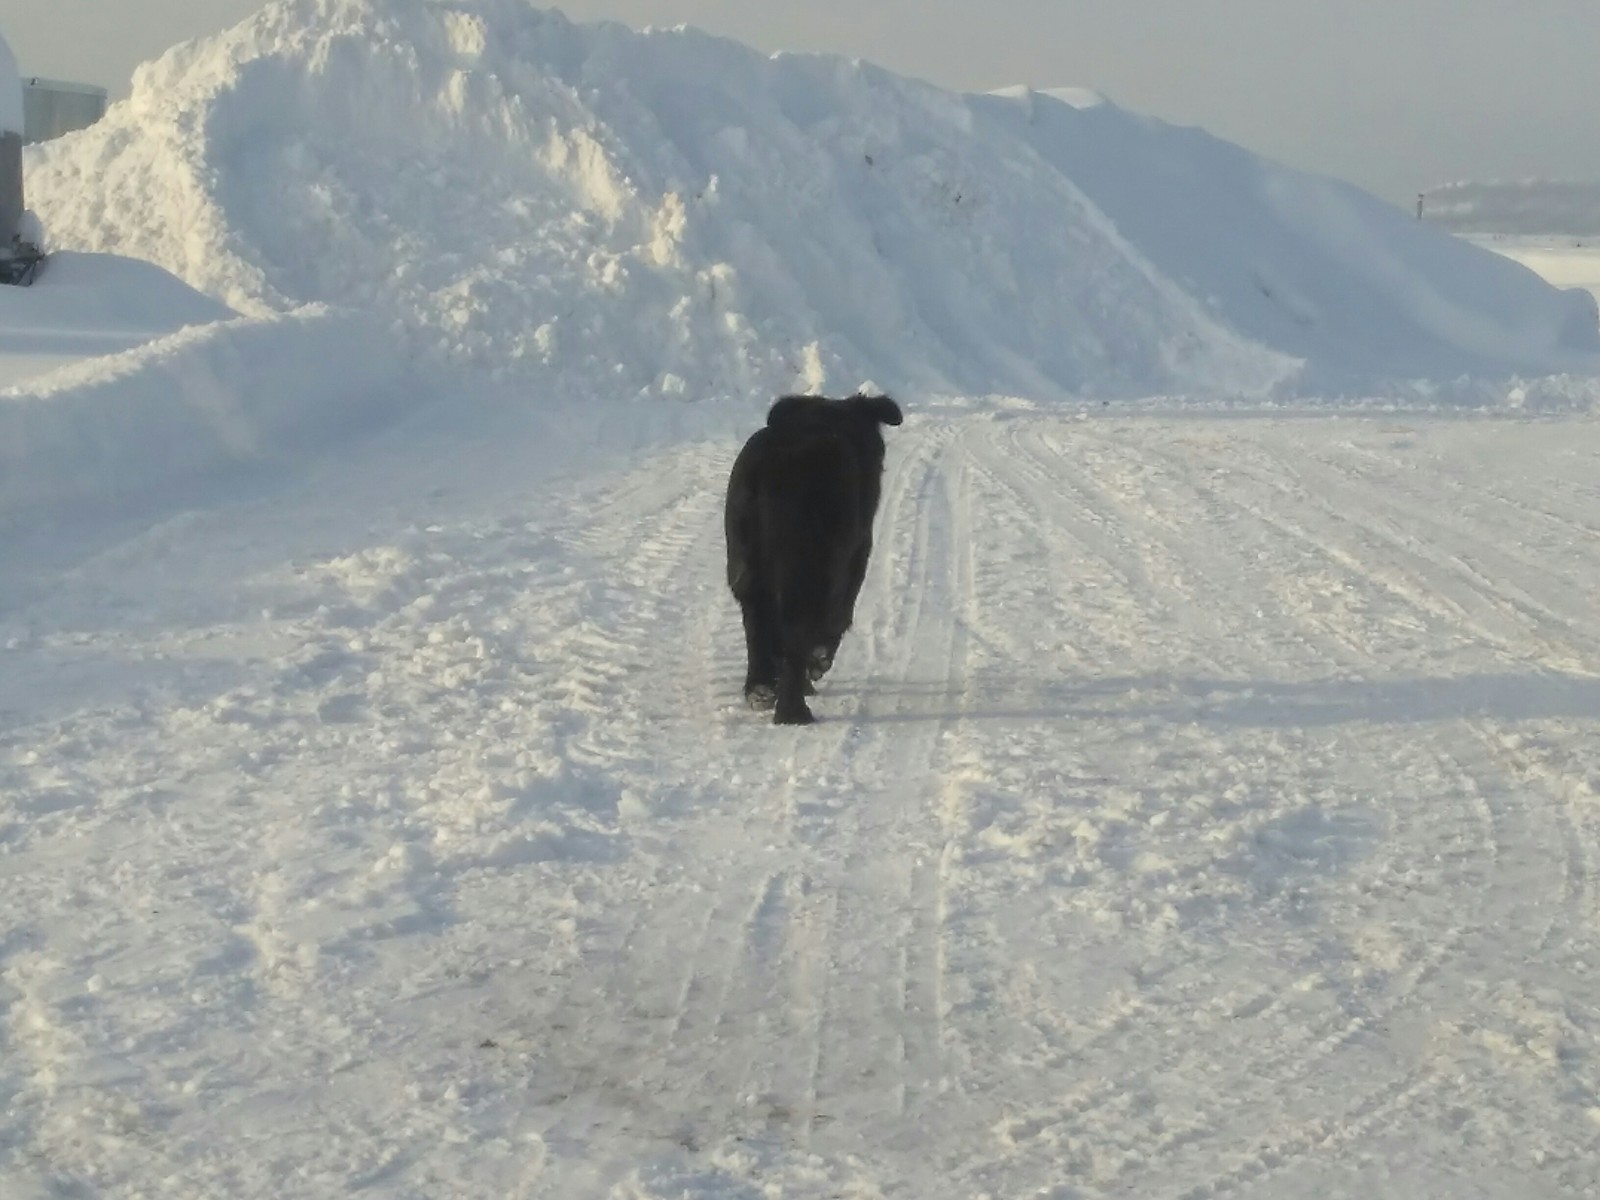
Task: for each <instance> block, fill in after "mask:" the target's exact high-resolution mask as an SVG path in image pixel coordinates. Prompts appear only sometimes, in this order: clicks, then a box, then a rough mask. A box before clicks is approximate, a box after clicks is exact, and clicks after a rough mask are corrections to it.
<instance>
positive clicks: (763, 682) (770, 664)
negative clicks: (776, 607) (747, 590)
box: [739, 591, 778, 708]
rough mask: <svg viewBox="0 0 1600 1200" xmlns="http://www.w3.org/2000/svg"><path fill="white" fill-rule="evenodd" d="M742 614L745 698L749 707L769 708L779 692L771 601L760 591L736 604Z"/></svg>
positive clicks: (775, 637)
mask: <svg viewBox="0 0 1600 1200" xmlns="http://www.w3.org/2000/svg"><path fill="white" fill-rule="evenodd" d="M739 610H740V612H741V614H742V615H743V617H744V644H745V656H746V666H745V675H744V698H745V701H746V702H747V703H748V704H749V705H750V707H752V708H770V707H772V705H773V703H774V702H775V700H776V699H777V695H778V633H777V629H776V623H775V622H774V620H773V618H772V613H771V606H770V603H769V602H768V601H767V600H766V599H765V598H764V597H763V596H762V595H761V594H760V592H759V591H757V592H755V594H753V595H750V596H747V597H746V598H745V599H744V600H742V601H741V602H740V604H739Z"/></svg>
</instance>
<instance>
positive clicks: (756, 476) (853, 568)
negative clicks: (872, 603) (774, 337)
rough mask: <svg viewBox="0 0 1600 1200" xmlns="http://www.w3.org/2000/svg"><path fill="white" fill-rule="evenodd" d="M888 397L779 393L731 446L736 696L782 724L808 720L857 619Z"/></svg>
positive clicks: (726, 519)
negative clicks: (742, 653)
mask: <svg viewBox="0 0 1600 1200" xmlns="http://www.w3.org/2000/svg"><path fill="white" fill-rule="evenodd" d="M900 421H901V415H900V406H899V405H898V404H896V403H895V402H894V401H893V400H891V399H889V397H887V396H860V395H856V396H851V397H849V398H848V399H845V400H830V399H827V398H825V397H822V396H784V397H782V398H781V399H779V400H777V401H776V402H775V403H774V404H773V406H772V408H771V409H770V410H769V411H768V412H767V424H766V428H764V429H758V430H757V431H756V432H755V433H754V434H752V435H751V437H750V440H749V441H747V442H746V443H745V444H744V449H742V450H740V451H739V457H738V458H737V459H736V460H735V461H734V464H733V471H732V472H731V474H730V475H729V477H728V499H727V505H726V508H725V509H724V512H723V525H724V530H725V532H726V534H727V538H728V586H729V587H730V588H731V589H732V590H733V595H734V598H735V599H736V600H738V601H739V607H740V609H741V610H742V612H743V616H744V637H745V647H746V650H747V652H748V655H749V668H748V670H747V672H746V674H745V681H744V694H745V698H746V699H747V700H749V701H750V703H751V704H753V705H756V706H759V707H765V706H766V705H767V704H772V705H774V709H775V711H774V713H773V720H774V722H775V723H776V724H779V725H809V724H810V723H811V720H812V717H811V710H810V709H809V708H807V707H806V701H805V697H806V693H807V692H808V691H810V690H811V684H812V683H813V682H814V681H815V680H817V679H820V678H821V677H822V676H823V674H824V673H825V672H826V671H827V670H828V668H829V667H831V666H832V665H833V657H834V654H835V653H836V652H837V651H838V649H839V639H840V638H842V637H843V636H844V632H845V630H847V629H849V628H850V622H851V620H852V619H853V618H854V616H855V606H856V595H857V594H858V593H859V592H860V591H861V581H862V580H863V579H864V578H865V577H866V573H867V559H868V556H869V555H870V554H871V552H872V520H873V517H874V516H875V515H876V513H877V511H878V494H879V492H880V490H881V487H882V480H881V476H882V474H883V431H882V429H881V428H880V426H882V425H898V424H900Z"/></svg>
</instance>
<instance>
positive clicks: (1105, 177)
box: [0, 0, 1600, 1200]
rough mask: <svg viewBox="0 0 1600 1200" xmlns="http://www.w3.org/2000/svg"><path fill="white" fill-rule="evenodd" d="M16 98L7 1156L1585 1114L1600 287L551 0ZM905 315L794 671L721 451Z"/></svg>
mask: <svg viewBox="0 0 1600 1200" xmlns="http://www.w3.org/2000/svg"><path fill="white" fill-rule="evenodd" d="M730 97H731V98H732V99H731V100H730ZM869 158H870V160H871V161H867V160H868V159H869ZM28 167H29V171H30V176H29V180H30V197H31V199H30V203H32V204H33V205H34V207H35V208H37V209H38V210H39V211H40V213H41V216H42V217H43V218H44V221H45V224H46V227H47V231H48V233H49V235H50V237H51V239H52V244H53V246H54V247H55V248H56V249H57V251H58V254H57V256H56V258H55V260H54V261H53V262H52V265H51V268H50V269H49V270H48V271H47V272H46V273H45V274H44V275H43V276H42V277H41V279H40V282H39V283H38V284H37V285H36V286H35V287H34V288H32V289H28V290H26V291H22V292H17V293H9V294H7V295H5V296H0V339H5V340H4V341H0V364H4V366H3V370H4V371H6V372H9V374H0V895H3V896H4V898H5V909H4V911H5V920H4V921H0V1195H3V1197H4V1200H13V1198H14V1197H15V1198H17V1200H42V1198H44V1197H59V1196H117V1197H123V1196H126V1197H134V1196H157V1195H159V1196H162V1197H172V1198H174V1200H215V1198H216V1197H222V1196H226V1197H230V1198H234V1197H236V1198H239V1200H252V1198H257V1197H259V1198H262V1200H266V1198H271V1200H283V1198H291V1197H308V1198H310V1197H315V1198H319V1200H321V1198H326V1200H333V1198H336V1197H337V1198H341V1200H342V1198H344V1197H348V1196H351V1195H362V1194H366V1195H374V1196H392V1197H417V1198H421V1197H427V1198H428V1200H433V1198H436V1197H483V1196H495V1197H500V1196H528V1197H541V1198H549V1200H569V1198H579V1200H581V1198H585V1197H607V1198H611V1200H683V1198H685V1197H688V1198H692V1200H754V1198H756V1197H776V1196H783V1197H786V1198H790V1200H810V1198H815V1200H823V1198H829V1200H832V1198H838V1197H849V1198H851V1200H870V1198H883V1200H887V1198H889V1197H918V1198H928V1200H943V1198H946V1197H948V1198H951V1200H956V1198H962V1200H967V1198H975V1197H989V1198H991V1200H1009V1198H1010V1197H1017V1196H1043V1197H1050V1198H1052V1200H1069V1198H1074V1200H1088V1198H1091V1197H1094V1198H1099V1197H1107V1198H1109V1197H1140V1198H1141V1200H1144V1198H1153V1200H1203V1198H1210V1197H1224V1196H1226V1197H1234V1196H1239V1197H1257V1198H1260V1200H1269V1198H1270V1200H1311V1198H1316V1200H1324V1198H1331V1197H1352V1198H1354V1197H1361V1198H1363V1200H1365V1198H1369V1197H1386V1198H1394V1200H1414V1198H1417V1197H1432V1196H1449V1197H1452V1198H1458V1197H1459V1198H1476V1197H1482V1198H1493V1200H1521V1198H1523V1197H1527V1196H1540V1197H1546V1196H1549V1197H1589V1196H1593V1195H1595V1194H1596V1193H1597V1191H1600V921H1597V916H1600V736H1597V735H1600V614H1597V611H1596V607H1595V596H1596V593H1597V589H1600V524H1597V519H1596V513H1597V511H1600V412H1597V406H1596V398H1597V396H1600V380H1597V378H1596V373H1597V372H1600V352H1597V347H1600V330H1597V329H1596V327H1595V325H1594V321H1593V314H1594V306H1593V304H1591V303H1589V301H1588V298H1587V297H1585V296H1583V295H1581V294H1577V295H1573V294H1563V293H1561V292H1559V291H1556V290H1555V289H1552V288H1550V287H1548V286H1545V285H1544V284H1542V283H1540V282H1539V280H1538V279H1537V278H1535V277H1534V276H1533V275H1531V274H1530V273H1529V272H1527V271H1525V270H1523V269H1521V268H1519V267H1517V266H1515V265H1513V264H1509V263H1505V262H1503V261H1501V260H1500V259H1498V258H1496V257H1494V256H1493V255H1490V254H1487V253H1484V252H1483V251H1482V250H1481V249H1478V248H1475V247H1472V246H1469V245H1465V244H1462V243H1461V242H1460V240H1459V239H1455V238H1452V237H1449V236H1446V235H1444V234H1442V233H1440V232H1439V231H1437V230H1430V229H1427V228H1426V227H1425V226H1419V225H1418V224H1417V223H1416V222H1415V221H1414V220H1412V219H1410V218H1409V217H1407V216H1406V215H1405V214H1389V213H1388V212H1387V211H1386V210H1384V209H1383V208H1382V206H1379V205H1377V204H1376V202H1373V201H1370V200H1369V199H1367V198H1365V197H1361V196H1360V194H1359V193H1355V192H1352V191H1350V190H1349V189H1345V188H1343V187H1342V185H1338V184H1335V183H1333V182H1331V181H1326V180H1317V179H1314V178H1311V177H1307V176H1300V175H1296V174H1294V173H1292V172H1288V171H1285V170H1284V169H1282V168H1279V167H1276V166H1274V165H1272V164H1266V163H1262V162H1261V161H1260V160H1258V159H1254V158H1252V157H1250V156H1249V155H1246V154H1245V153H1244V152H1243V151H1240V150H1238V149H1237V148H1234V147H1228V146H1226V145H1224V144H1222V143H1219V142H1216V141H1215V140H1214V139H1210V138H1208V137H1206V136H1205V135H1204V134H1201V133H1199V132H1198V131H1191V130H1175V129H1172V128H1171V127H1167V126H1162V125H1160V124H1159V123H1155V122H1147V121H1145V120H1144V119H1143V118H1139V117H1136V116H1134V115H1133V114H1129V113H1126V112H1125V111H1123V110H1120V109H1117V108H1116V107H1115V106H1112V105H1108V104H1104V103H1102V102H1100V101H1099V100H1098V98H1096V97H1092V96H1089V95H1086V94H1083V93H1076V92H1068V93H1044V92H1028V91H1013V92H1009V93H1005V94H997V95H993V96H982V97H958V96H952V95H949V94H948V93H942V92H938V91H937V90H935V89H932V88H927V87H925V86H923V85H920V84H913V83H910V82H908V81H905V80H900V79H897V78H896V77H894V76H892V75H889V74H887V73H885V72H881V71H878V70H876V69H874V68H871V67H867V66H862V65H858V64H850V63H844V62H840V61H837V60H833V59H819V58H810V57H793V56H780V57H779V58H777V59H771V60H769V59H766V58H763V57H761V56H759V55H755V54H753V53H752V52H750V51H747V50H745V49H743V48H741V47H737V46H733V45H731V44H730V43H726V42H720V41H717V40H715V39H710V38H705V37H702V36H700V35H697V34H693V33H685V32H674V33H657V34H652V35H648V36H640V35H635V34H632V33H630V32H629V31H626V30H623V29H621V28H620V27H617V26H605V27H598V28H594V27H583V26H574V25H571V24H569V23H567V22H565V21H564V20H562V19H560V18H559V17H557V16H554V15H549V14H542V13H538V12H536V11H534V10H531V9H528V8H526V7H525V6H523V5H521V4H520V3H514V2H512V0H451V2H449V3H438V4H433V3H423V2H422V0H286V2H285V3H282V4H278V5H275V6H273V7H271V8H269V9H268V10H265V11H264V12H263V13H262V14H261V15H260V16H258V17H257V18H255V19H253V20H252V21H251V22H247V23H246V24H245V25H244V26H241V27H240V29H238V30H235V31H233V32H231V33H229V34H227V35H224V36H223V37H221V38H218V39H213V40H211V41H208V42H205V43H197V44H194V45H191V46H188V47H181V48H178V49H175V50H174V51H173V52H172V53H171V54H169V55H168V56H167V57H166V58H165V59H163V60H161V62H159V63H157V64H153V65H151V66H149V67H147V68H146V69H145V71H144V72H143V73H142V74H141V82H140V83H139V84H138V85H137V86H136V88H135V92H134V96H133V97H132V99H131V100H130V101H129V102H127V103H126V104H125V105H121V106H117V107H116V108H114V109H113V112H112V113H111V114H110V115H109V116H108V117H107V120H106V122H105V123H104V125H103V126H102V127H99V128H98V129H96V130H91V131H86V132H85V133H82V134H78V135H74V136H73V137H71V138H68V139H65V140H64V141H63V142H62V143H60V144H59V145H56V146H53V147H50V148H46V149H40V150H33V151H30V153H29V159H28ZM712 177H714V178H715V189H713V188H712V187H711V184H710V182H709V180H710V179H711V178H712ZM1162 180H1164V181H1165V189H1164V191H1162V192H1161V194H1160V197H1159V198H1157V197H1156V193H1155V192H1149V193H1147V192H1146V191H1145V190H1144V189H1145V187H1146V185H1147V184H1150V185H1152V186H1153V184H1154V182H1155V181H1162ZM35 181H37V185H35ZM697 185H698V186H700V188H701V191H700V192H699V194H697V193H696V190H695V188H696V186H697ZM712 196H714V197H715V199H714V200H713V199H710V197H712ZM691 198H692V199H693V203H691ZM1177 199H1181V200H1182V201H1183V203H1181V204H1180V203H1176V202H1175V201H1176V200H1177ZM974 200H980V201H982V203H981V204H977V205H976V206H975V207H976V208H977V210H978V213H979V215H977V216H976V217H969V216H968V215H967V211H968V207H970V206H973V202H974ZM697 206H699V207H697ZM958 209H959V210H960V211H959V212H958ZM1208 238H1209V239H1212V240H1209V241H1207V240H1206V239H1208ZM60 251H65V252H64V253H61V252H60ZM124 256H140V257H148V258H150V259H152V260H154V261H155V262H156V263H159V264H160V266H161V267H162V268H164V269H165V271H170V272H172V274H173V275H175V276H177V277H178V279H181V280H182V281H183V282H182V283H181V284H180V283H179V282H178V281H177V280H176V279H174V278H172V276H169V275H167V274H165V273H164V272H163V271H158V270H157V269H156V267H154V266H149V265H146V264H142V263H137V262H134V261H132V259H130V258H129V257H124ZM119 280H120V281H122V282H124V283H129V284H131V285H133V286H129V287H121V286H119V283H118V281H119ZM963 281H966V282H965V284H964V283H963ZM80 284H81V285H83V286H81V287H79V289H78V292H77V294H72V288H73V287H75V286H77V285H80ZM964 286H965V287H966V289H967V291H966V292H963V290H962V289H963V287H964ZM191 288H195V289H199V290H200V292H203V293H205V294H204V295H199V294H197V293H196V292H194V291H191V290H189V289H191ZM207 297H210V298H209V299H208V298H207ZM96 306H98V307H96ZM224 306H226V307H224ZM239 314H242V315H239ZM1586 320H1587V322H1588V324H1587V325H1586V324H1585V323H1584V322H1585V321H1586ZM124 335H127V336H126V337H124ZM97 339H105V340H104V341H103V342H102V341H99V340H97ZM52 355H54V356H58V357H60V358H64V359H65V358H71V359H80V360H81V361H76V362H75V363H73V364H72V365H69V366H66V367H63V368H60V369H44V368H48V367H50V366H51V365H52V364H51V363H49V362H43V363H41V362H39V361H38V359H40V358H42V357H47V356H52ZM25 359H26V360H27V361H26V363H25V362H24V360H25ZM865 379H872V380H876V381H877V382H879V383H880V384H883V385H886V386H889V387H891V388H893V389H894V390H895V391H896V394H897V395H898V397H899V399H900V400H901V401H902V403H903V404H904V405H905V407H906V410H907V415H908V419H907V422H906V424H905V425H904V426H903V427H901V428H900V429H896V430H892V431H890V432H889V435H888V441H889V459H888V465H887V470H886V473H885V479H884V497H883V506H882V510H881V512H880V518H879V526H878V537H877V548H876V550H875V555H874V558H873V561H872V566H871V571H870V574H869V577H868V580H867V584H866V587H865V589H864V591H863V594H862V598H861V603H860V606H859V608H858V612H857V620H856V627H855V629H854V630H853V631H852V633H851V634H850V635H849V636H848V637H847V639H846V642H845V644H844V646H843V648H842V649H841V652H840V655H839V660H838V664H837V666H836V668H835V670H834V672H833V673H832V674H831V675H830V676H829V678H828V679H827V680H825V681H824V683H823V685H822V687H821V690H820V693H819V695H818V696H817V697H816V699H815V701H814V702H813V707H814V709H815V711H816V713H817V715H818V717H819V724H817V725H816V726H814V727H811V728H809V729H804V730H789V729H777V728H774V727H773V726H771V725H770V724H769V723H768V718H767V717H766V716H764V715H762V714H757V713H752V712H749V711H747V710H746V709H745V708H744V707H743V706H742V705H741V704H740V703H739V695H738V690H739V683H740V681H741V679H742V673H743V663H742V660H741V655H742V639H741V635H740V630H739V621H738V614H737V611H736V610H735V608H734V606H733V603H732V601H731V598H729V597H728V595H727V592H726V588H725V585H724V584H723V581H722V543H721V536H722V535H721V513H720V503H721V494H722V486H723V481H724V479H725V476H726V471H727V469H728V467H729V465H730V463H731V462H732V459H733V455H734V453H735V452H736V451H737V448H738V446H739V443H740V440H741V439H742V438H743V437H744V436H745V435H746V434H747V433H748V432H750V430H751V429H752V428H754V427H755V426H756V425H757V424H759V422H760V420H761V418H762V414H763V412H764V407H765V403H766V400H767V399H768V398H769V397H770V395H771V394H772V393H773V392H774V391H776V390H779V389H781V388H785V387H791V386H828V387H831V388H834V389H836V390H837V389H841V388H849V387H853V386H855V385H856V384H858V383H860V382H862V381H863V380H865ZM1334 381H1337V382H1338V383H1339V387H1337V388H1334V389H1332V390H1329V391H1318V390H1316V385H1317V384H1318V383H1319V382H1321V383H1328V384H1330V385H1331V384H1332V383H1333V382H1334ZM6 385H9V386H6Z"/></svg>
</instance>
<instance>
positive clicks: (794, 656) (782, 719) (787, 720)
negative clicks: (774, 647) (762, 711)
mask: <svg viewBox="0 0 1600 1200" xmlns="http://www.w3.org/2000/svg"><path fill="white" fill-rule="evenodd" d="M809 658H810V650H809V648H806V649H800V648H798V647H789V648H788V651H787V652H786V653H785V654H784V656H783V659H782V661H781V662H779V664H778V702H777V706H776V709H775V711H774V712H773V714H772V722H773V724H774V725H809V724H811V722H812V720H813V719H814V718H813V717H812V716H811V710H810V709H809V708H807V707H806V688H807V686H808V683H807V680H806V663H807V660H808V659H809Z"/></svg>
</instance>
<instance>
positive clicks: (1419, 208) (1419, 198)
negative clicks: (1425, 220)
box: [1417, 192, 1427, 221]
mask: <svg viewBox="0 0 1600 1200" xmlns="http://www.w3.org/2000/svg"><path fill="white" fill-rule="evenodd" d="M1426 195H1427V193H1426V192H1418V193H1417V220H1419V221H1420V220H1422V200H1423V197H1425V196H1426Z"/></svg>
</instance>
